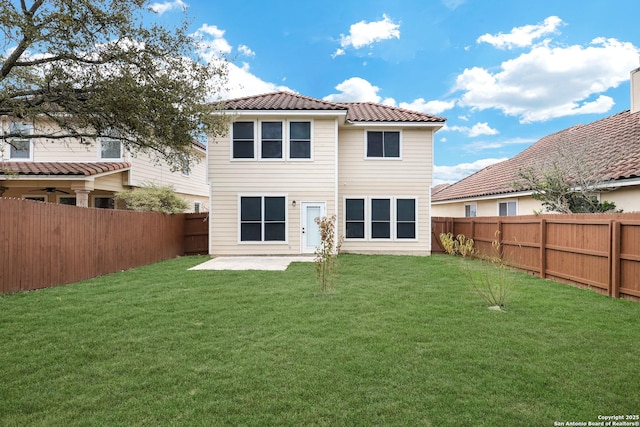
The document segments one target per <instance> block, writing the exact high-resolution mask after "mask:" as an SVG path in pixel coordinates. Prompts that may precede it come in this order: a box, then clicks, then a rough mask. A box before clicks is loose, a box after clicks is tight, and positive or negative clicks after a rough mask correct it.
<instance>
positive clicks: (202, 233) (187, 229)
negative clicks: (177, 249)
mask: <svg viewBox="0 0 640 427" xmlns="http://www.w3.org/2000/svg"><path fill="white" fill-rule="evenodd" d="M208 253H209V213H192V214H186V215H185V217H184V254H185V255H207V254H208Z"/></svg>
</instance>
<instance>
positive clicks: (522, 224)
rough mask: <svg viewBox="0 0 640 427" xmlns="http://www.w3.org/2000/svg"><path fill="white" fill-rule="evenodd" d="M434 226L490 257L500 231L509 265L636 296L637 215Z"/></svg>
mask: <svg viewBox="0 0 640 427" xmlns="http://www.w3.org/2000/svg"><path fill="white" fill-rule="evenodd" d="M436 226H437V227H438V230H441V232H444V233H448V232H451V233H453V234H454V235H457V234H464V235H465V236H467V237H470V238H472V239H474V241H475V242H476V247H477V249H478V250H479V251H480V252H481V253H483V254H485V255H489V254H490V255H495V254H494V253H493V252H491V251H492V248H491V241H492V240H494V239H495V238H496V234H495V233H496V231H498V230H499V231H500V233H499V235H500V244H501V248H502V252H503V253H502V257H503V260H504V262H505V263H506V264H508V265H511V266H514V267H517V268H520V269H523V270H527V271H531V272H534V273H536V274H537V275H539V276H540V277H544V278H549V279H552V280H556V281H561V282H567V283H574V284H578V285H584V286H590V287H593V288H594V289H595V290H597V291H599V292H602V293H607V294H609V295H611V296H613V297H635V298H640V213H631V214H588V215H585V214H576V215H536V216H520V217H478V218H448V217H434V218H433V228H434V229H436ZM438 236H439V234H438ZM434 243H435V244H439V238H437V239H434ZM438 249H441V248H440V247H438ZM439 251H440V250H438V252H439ZM434 252H435V251H434Z"/></svg>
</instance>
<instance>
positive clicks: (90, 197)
mask: <svg viewBox="0 0 640 427" xmlns="http://www.w3.org/2000/svg"><path fill="white" fill-rule="evenodd" d="M1 120H2V121H1V127H0V129H1V132H2V140H1V141H2V146H1V147H0V156H1V160H2V161H1V162H0V197H13V198H24V199H31V200H38V201H44V202H51V203H61V204H69V205H77V206H84V207H96V208H113V207H114V201H113V195H114V194H115V193H116V192H118V191H122V190H126V189H130V188H135V187H141V186H144V185H148V184H155V185H171V186H172V187H173V188H174V189H175V190H176V192H177V193H178V194H179V195H180V196H181V197H183V198H184V199H185V200H187V201H188V203H189V206H190V208H189V210H190V211H196V212H198V211H204V210H206V209H207V208H208V206H209V186H208V184H207V179H206V147H205V146H204V144H201V143H198V142H194V144H193V150H194V153H196V155H197V156H198V158H199V159H200V161H199V162H198V163H192V164H191V165H190V166H189V167H185V168H184V169H183V170H181V171H172V170H171V168H170V167H169V165H168V164H167V163H166V162H162V161H156V159H154V158H152V157H151V156H150V155H148V154H144V153H138V154H136V155H135V156H134V155H132V154H131V153H129V152H127V151H126V150H125V149H124V148H123V146H122V144H121V143H120V141H118V140H116V139H110V138H100V139H99V140H98V141H97V142H96V143H95V144H92V145H86V144H81V143H80V142H79V141H78V140H76V139H73V138H66V139H63V140H52V141H50V142H47V141H42V140H40V141H37V142H36V141H34V140H32V139H30V138H29V134H30V133H32V132H33V123H29V122H21V121H18V120H13V119H11V118H9V117H2V118H1ZM39 125H42V124H39ZM15 130H19V133H20V134H21V135H22V136H21V137H20V138H12V139H11V141H9V140H8V139H7V138H5V137H4V135H5V134H9V133H11V134H15V133H16V132H14V131H15Z"/></svg>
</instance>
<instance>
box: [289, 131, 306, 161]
mask: <svg viewBox="0 0 640 427" xmlns="http://www.w3.org/2000/svg"><path fill="white" fill-rule="evenodd" d="M289 158H291V159H310V158H311V122H290V123H289Z"/></svg>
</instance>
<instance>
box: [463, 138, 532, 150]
mask: <svg viewBox="0 0 640 427" xmlns="http://www.w3.org/2000/svg"><path fill="white" fill-rule="evenodd" d="M534 142H536V139H532V138H512V139H507V140H502V141H478V140H476V141H473V142H470V143H468V144H465V145H464V151H466V152H467V153H477V152H480V151H483V150H496V149H499V148H503V147H507V146H510V145H527V146H528V145H531V144H533V143H534Z"/></svg>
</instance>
